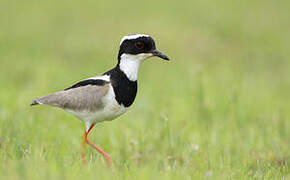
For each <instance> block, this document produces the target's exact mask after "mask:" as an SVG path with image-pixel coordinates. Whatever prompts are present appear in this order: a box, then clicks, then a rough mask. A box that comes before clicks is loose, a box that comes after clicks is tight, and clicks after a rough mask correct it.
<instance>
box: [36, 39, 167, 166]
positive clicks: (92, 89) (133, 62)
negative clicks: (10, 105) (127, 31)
mask: <svg viewBox="0 0 290 180" xmlns="http://www.w3.org/2000/svg"><path fill="white" fill-rule="evenodd" d="M152 56H157V57H160V58H162V59H164V60H169V58H168V57H167V56H166V55H164V54H162V53H161V52H160V51H158V50H157V49H156V47H155V42H154V40H153V39H152V37H150V36H148V35H145V34H133V35H127V36H124V37H123V38H122V40H121V43H120V49H119V54H118V63H117V65H116V66H115V67H114V68H113V69H111V70H109V71H107V72H105V73H104V74H102V75H100V76H96V77H92V78H88V79H86V80H83V81H81V82H78V83H76V84H74V85H73V86H71V87H69V88H67V89H65V90H62V91H59V92H55V93H53V94H50V95H47V96H42V97H38V98H36V99H34V100H33V101H32V103H31V105H38V104H45V105H51V106H56V107H59V108H62V109H64V110H65V111H67V112H69V113H71V114H72V115H74V116H75V117H77V118H78V119H80V120H81V121H83V122H84V124H85V132H84V135H83V142H82V145H83V146H82V147H83V149H84V147H85V144H86V143H87V144H89V145H90V146H92V147H93V148H94V149H96V150H97V151H98V152H100V153H101V154H102V155H103V156H104V158H105V159H106V160H107V161H108V162H112V159H111V157H110V156H109V155H108V154H107V153H105V152H104V151H103V150H101V149H100V148H98V147H97V146H95V145H94V144H92V143H91V142H90V141H89V140H88V139H87V135H88V133H89V132H90V130H91V129H92V128H93V127H94V125H95V124H96V123H98V122H102V121H109V120H113V119H115V118H117V117H118V116H120V115H121V114H123V113H125V112H126V110H127V109H128V108H129V107H130V106H131V105H132V103H133V102H134V99H135V97H136V93H137V75H138V69H139V65H140V63H141V62H142V61H144V60H145V59H147V58H149V57H152ZM82 157H83V160H84V162H85V157H84V154H83V155H82Z"/></svg>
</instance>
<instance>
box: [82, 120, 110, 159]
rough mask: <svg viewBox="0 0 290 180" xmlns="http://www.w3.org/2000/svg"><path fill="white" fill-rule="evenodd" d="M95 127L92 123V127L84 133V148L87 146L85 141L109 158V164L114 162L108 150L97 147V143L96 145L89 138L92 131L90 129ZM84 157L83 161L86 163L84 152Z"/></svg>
mask: <svg viewBox="0 0 290 180" xmlns="http://www.w3.org/2000/svg"><path fill="white" fill-rule="evenodd" d="M93 127H94V124H92V125H91V127H90V128H89V129H88V130H87V131H85V133H84V135H83V143H82V145H83V149H85V148H84V147H85V143H87V144H88V145H90V146H92V147H93V148H94V149H95V150H97V151H98V152H100V153H101V154H102V155H103V156H104V158H105V159H106V160H107V162H108V163H109V164H111V163H112V159H111V157H110V155H109V154H107V153H106V152H104V151H103V150H102V149H100V148H99V147H97V146H96V145H94V144H93V143H91V142H90V141H89V140H88V138H87V137H88V134H89V133H90V131H91V129H92V128H93ZM82 158H83V161H84V164H86V159H85V156H84V154H82Z"/></svg>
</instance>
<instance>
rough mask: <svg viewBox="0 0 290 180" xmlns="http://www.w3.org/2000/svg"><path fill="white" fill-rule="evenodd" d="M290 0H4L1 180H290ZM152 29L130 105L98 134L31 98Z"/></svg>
mask: <svg viewBox="0 0 290 180" xmlns="http://www.w3.org/2000/svg"><path fill="white" fill-rule="evenodd" d="M289 5H290V3H289V1H282V0H281V1H259V0H253V1H248V0H246V1H230V0H221V1H212V0H205V1H204V0H197V1H180V2H178V1H175V2H170V1H163V2H162V1H153V0H148V1H144V2H137V1H128V0H124V1H119V2H117V1H110V0H108V1H106V2H95V1H82V2H81V1H79V2H77V1H67V0H57V1H56V0H52V1H41V2H40V1H35V0H27V1H11V0H1V2H0V63H1V64H0V82H1V86H0V179H81V178H83V179H204V178H205V179H282V178H283V177H284V178H285V179H290V169H289V163H290V151H289V149H290V130H289V129H290V121H289V120H290V119H289V118H290V111H289V109H290V93H289V92H290V71H289V68H290V60H289V57H290V52H289V42H290V35H289V29H290V23H289V18H290V16H289ZM133 32H141V33H147V34H150V35H152V36H153V37H155V39H156V41H157V47H159V49H160V50H161V51H163V52H164V53H166V54H168V55H169V56H170V57H171V60H172V61H171V62H169V63H167V62H163V61H160V60H159V59H157V58H152V59H150V60H148V61H147V62H145V63H144V64H142V66H141V69H140V72H139V92H138V95H137V99H136V101H135V103H134V105H133V106H132V108H131V109H130V110H129V111H128V112H127V113H126V114H125V115H123V116H122V117H120V118H118V119H117V120H115V121H112V122H107V123H102V124H98V125H97V126H96V127H95V128H94V129H93V131H92V133H91V136H90V137H89V138H90V139H91V140H92V142H94V143H96V144H97V145H99V146H100V147H102V148H103V149H104V150H105V151H107V152H108V153H109V154H111V156H112V158H113V160H114V166H113V167H111V168H108V167H107V166H106V163H105V162H104V160H103V158H102V157H101V156H100V155H99V154H98V153H96V152H95V151H94V150H92V149H91V148H87V158H88V165H87V166H86V167H84V166H83V165H82V161H81V158H80V143H81V133H82V132H83V125H82V123H81V122H80V121H79V120H77V119H76V118H74V117H72V116H70V115H69V114H66V113H64V112H63V111H62V110H60V109H56V108H49V107H30V106H29V103H30V101H31V99H32V98H34V97H36V96H40V95H45V94H48V93H51V92H54V91H57V90H61V89H64V88H66V87H68V86H70V85H71V84H73V83H75V82H77V81H78V80H82V79H85V78H87V77H91V76H94V75H98V74H101V73H102V72H104V71H105V70H107V69H109V68H111V67H112V66H114V65H115V64H116V56H117V49H118V45H119V41H120V39H121V37H122V36H123V35H125V34H128V33H133Z"/></svg>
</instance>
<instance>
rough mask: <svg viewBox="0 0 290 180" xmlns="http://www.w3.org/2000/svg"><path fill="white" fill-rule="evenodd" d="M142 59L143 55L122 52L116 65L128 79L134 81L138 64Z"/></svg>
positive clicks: (136, 76)
mask: <svg viewBox="0 0 290 180" xmlns="http://www.w3.org/2000/svg"><path fill="white" fill-rule="evenodd" d="M143 60H144V57H143V56H140V55H131V54H122V56H121V57H120V59H119V62H118V66H119V68H120V70H121V71H122V72H123V73H124V74H125V75H126V76H127V78H128V79H129V80H130V81H136V80H137V78H138V70H139V66H140V64H141V62H142V61H143Z"/></svg>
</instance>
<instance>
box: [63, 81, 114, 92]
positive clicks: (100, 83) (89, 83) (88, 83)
mask: <svg viewBox="0 0 290 180" xmlns="http://www.w3.org/2000/svg"><path fill="white" fill-rule="evenodd" d="M108 83H110V82H108V81H105V80H102V79H87V80H84V81H81V82H78V83H76V84H74V85H73V86H71V87H69V88H66V89H65V91H66V90H69V89H74V88H78V87H82V86H87V85H94V86H104V85H105V84H108Z"/></svg>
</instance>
